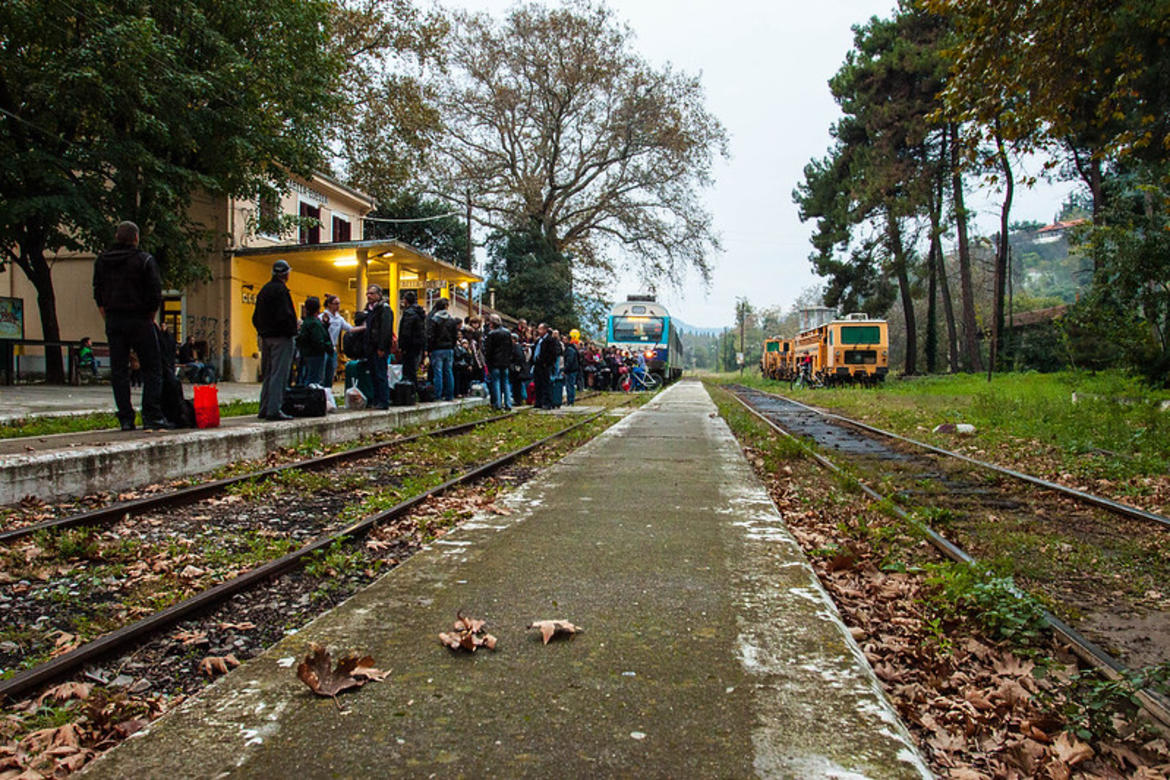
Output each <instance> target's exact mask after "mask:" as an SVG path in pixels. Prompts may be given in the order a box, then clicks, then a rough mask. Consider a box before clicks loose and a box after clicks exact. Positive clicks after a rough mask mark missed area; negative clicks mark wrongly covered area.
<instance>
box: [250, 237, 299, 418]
mask: <svg viewBox="0 0 1170 780" xmlns="http://www.w3.org/2000/svg"><path fill="white" fill-rule="evenodd" d="M291 270H292V269H291V268H289V265H288V263H286V262H285V261H283V260H277V261H276V262H275V263H273V264H272V279H271V280H269V282H268V284H266V285H264V286H263V287H261V288H260V293H259V294H258V295H257V296H256V310H255V311H253V312H252V325H253V326H255V328H256V333H257V335H259V337H260V376H261V377H262V379H263V382H264V383H263V384H262V385H261V386H260V419H261V420H291V419H292V417H291V416H290V415H287V414H285V413H284V411H283V409H282V408H281V407H283V406H284V389H285V388H286V387H288V373H289V370H290V369H291V368H292V359H293V337H294V336H296V335H297V310H296V309H295V308H293V302H292V294H291V293H289V291H288V275H289V272H290V271H291Z"/></svg>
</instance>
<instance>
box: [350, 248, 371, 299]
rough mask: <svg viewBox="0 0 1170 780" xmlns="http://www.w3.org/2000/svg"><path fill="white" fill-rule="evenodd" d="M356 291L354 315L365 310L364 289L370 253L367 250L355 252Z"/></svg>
mask: <svg viewBox="0 0 1170 780" xmlns="http://www.w3.org/2000/svg"><path fill="white" fill-rule="evenodd" d="M357 261H358V267H357V290H355V291H354V297H355V300H354V306H353V311H354V314H357V313H358V312H359V311H365V310H366V287H367V286H368V285H369V278H370V271H369V266H370V252H369V250H368V249H359V250H357Z"/></svg>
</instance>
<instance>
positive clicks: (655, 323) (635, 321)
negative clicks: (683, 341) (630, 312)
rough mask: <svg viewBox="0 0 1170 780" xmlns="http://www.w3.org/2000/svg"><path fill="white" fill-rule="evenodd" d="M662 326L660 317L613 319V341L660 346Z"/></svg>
mask: <svg viewBox="0 0 1170 780" xmlns="http://www.w3.org/2000/svg"><path fill="white" fill-rule="evenodd" d="M662 326H663V321H662V318H661V317H613V318H612V328H613V340H614V341H623V342H625V341H638V342H644V343H647V344H661V343H662Z"/></svg>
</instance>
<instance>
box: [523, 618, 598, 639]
mask: <svg viewBox="0 0 1170 780" xmlns="http://www.w3.org/2000/svg"><path fill="white" fill-rule="evenodd" d="M528 628H530V629H533V628H535V629H538V630H539V631H540V635H541V637H543V639H544V644H546V645H547V644H548V642H549V640H550V639H552V638H553V637H554V636H556V635H557V634H568V635H569V636H572V635H574V634H580V633H581V632H583V631H584V630H585V629H583V628H581V627H580V626H575V625H573V624H572V623H570V622H569V621H567V620H537V621H534V622H532V623H530V624H529V625H528Z"/></svg>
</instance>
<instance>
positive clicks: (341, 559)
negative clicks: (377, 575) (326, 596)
mask: <svg viewBox="0 0 1170 780" xmlns="http://www.w3.org/2000/svg"><path fill="white" fill-rule="evenodd" d="M365 564H366V558H365V555H363V554H362V552H361V550H350V549H348V545H347V544H345V542H344V541H343V540H341V539H336V540H334V542H333V543H332V544H331V545H329V547H327V548H326V549H324V550H317V551H316V552H314V553H313V554H312V555H310V556H309V559H308V561H307V562H306V563H305V573H306V574H308V575H309V576H310V577H326V576H329V577H344V576H346V575H349V574H356V573H357V572H359V571H361V570H362V569H364V568H365Z"/></svg>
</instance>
